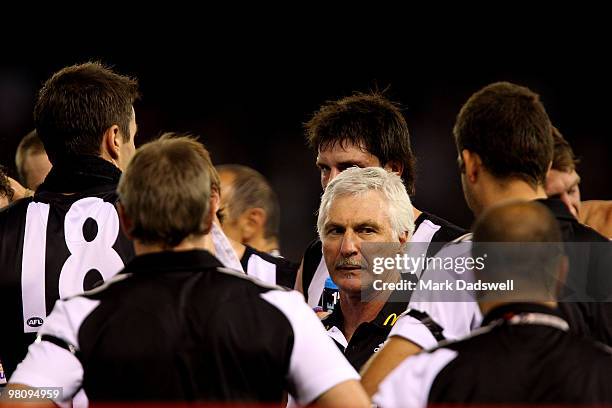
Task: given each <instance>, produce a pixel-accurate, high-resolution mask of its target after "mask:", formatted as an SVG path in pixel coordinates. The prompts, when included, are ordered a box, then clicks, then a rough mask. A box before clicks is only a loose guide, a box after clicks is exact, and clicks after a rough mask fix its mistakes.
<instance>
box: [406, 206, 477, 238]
mask: <svg viewBox="0 0 612 408" xmlns="http://www.w3.org/2000/svg"><path fill="white" fill-rule="evenodd" d="M423 223H425V225H427V224H429V225H431V226H433V227H434V228H438V231H437V232H436V233H435V235H434V237H433V239H432V241H434V242H450V241H452V240H454V239H456V238H458V237H460V236H462V235H464V234H466V233H467V232H468V231H467V230H466V229H464V228H461V227H459V226H457V225H455V224H453V223H452V222H450V221H447V220H445V219H444V218H441V217H438V216H437V215H434V214H431V213H428V212H426V211H423V212H422V214H421V215H420V216H419V217H418V218H417V220H416V222H415V226H416V227H420V226H421V225H423Z"/></svg>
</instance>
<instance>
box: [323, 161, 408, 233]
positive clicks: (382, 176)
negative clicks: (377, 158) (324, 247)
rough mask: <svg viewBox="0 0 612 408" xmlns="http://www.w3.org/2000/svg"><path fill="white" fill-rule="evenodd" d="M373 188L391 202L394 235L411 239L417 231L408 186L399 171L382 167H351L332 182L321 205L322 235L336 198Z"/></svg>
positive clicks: (390, 212) (355, 194)
mask: <svg viewBox="0 0 612 408" xmlns="http://www.w3.org/2000/svg"><path fill="white" fill-rule="evenodd" d="M370 191H376V192H379V193H380V194H381V195H382V196H383V198H384V199H385V201H386V202H387V203H388V204H389V208H388V217H389V223H390V225H391V228H392V230H393V232H394V234H395V235H396V236H400V235H401V234H402V233H407V236H408V238H410V237H411V236H412V233H413V232H414V213H413V208H412V203H411V202H410V197H409V196H408V192H407V191H406V187H404V184H403V183H402V179H401V178H400V177H399V176H398V175H397V174H395V173H393V172H388V171H386V170H384V169H382V168H380V167H366V168H358V167H351V168H350V169H347V170H345V171H343V172H342V173H340V174H339V175H338V176H337V177H336V178H334V179H333V180H332V181H331V182H330V183H329V185H328V186H327V188H326V189H325V191H324V192H323V196H322V197H321V205H320V206H319V214H318V218H317V230H318V232H319V237H321V238H322V237H323V228H324V226H325V222H326V220H327V216H328V213H329V209H330V207H331V205H332V203H333V201H334V200H335V199H336V198H338V197H344V196H356V197H359V196H360V195H364V194H366V193H369V192H370ZM355 205H359V204H358V203H356V204H355Z"/></svg>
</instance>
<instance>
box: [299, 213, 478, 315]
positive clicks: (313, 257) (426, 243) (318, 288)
mask: <svg viewBox="0 0 612 408" xmlns="http://www.w3.org/2000/svg"><path fill="white" fill-rule="evenodd" d="M466 233H467V231H466V230H464V229H462V228H460V227H458V226H456V225H454V224H452V223H450V222H448V221H446V220H444V219H442V218H440V217H437V216H435V215H433V214H430V213H427V212H422V213H421V214H420V215H419V216H418V217H417V219H416V220H415V221H414V234H413V235H412V239H411V242H415V243H416V242H418V243H422V244H419V245H420V246H419V247H420V248H422V249H424V250H426V252H427V256H430V255H433V254H435V253H436V252H438V251H439V250H440V248H442V247H443V246H444V244H446V243H448V242H450V241H452V240H454V239H456V238H458V237H460V236H462V235H464V234H466ZM328 277H329V271H328V270H327V265H325V259H323V246H322V243H321V241H320V240H318V239H317V240H315V241H313V242H312V243H311V244H310V245H309V246H308V248H307V249H306V251H305V252H304V257H303V266H302V288H303V290H304V297H305V298H306V301H307V302H308V304H309V305H310V306H311V307H313V308H314V307H315V306H317V305H321V304H322V303H321V295H322V294H323V288H324V286H325V280H326V279H327V278H328Z"/></svg>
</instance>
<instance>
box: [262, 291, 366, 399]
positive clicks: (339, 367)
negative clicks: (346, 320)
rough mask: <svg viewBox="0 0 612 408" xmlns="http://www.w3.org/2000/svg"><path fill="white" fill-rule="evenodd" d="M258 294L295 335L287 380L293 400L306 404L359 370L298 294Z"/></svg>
mask: <svg viewBox="0 0 612 408" xmlns="http://www.w3.org/2000/svg"><path fill="white" fill-rule="evenodd" d="M261 297H262V298H263V299H264V300H266V301H267V302H269V303H270V304H272V305H273V306H275V307H276V308H277V309H279V310H280V311H281V312H282V313H283V314H284V315H285V316H286V317H287V319H288V320H289V322H290V324H291V328H292V330H293V335H294V344H293V350H292V352H291V361H290V363H289V373H288V381H289V383H290V384H292V386H293V390H294V394H293V396H294V397H295V399H296V401H297V403H298V404H300V405H308V404H310V403H311V402H313V401H314V400H316V399H317V398H318V397H319V396H321V395H322V394H323V393H324V392H326V391H328V390H329V389H331V388H332V387H334V386H336V385H338V384H340V383H341V382H344V381H347V380H359V378H360V377H359V374H357V372H356V371H355V369H354V368H353V367H352V366H351V365H350V364H349V362H348V361H347V360H346V359H345V358H344V356H343V355H342V353H340V351H339V350H338V347H336V345H335V344H334V342H333V340H332V339H331V338H330V337H329V336H328V335H327V334H326V332H325V329H324V327H323V325H322V324H321V322H320V320H319V319H318V318H317V317H316V315H315V314H314V313H313V311H312V310H311V309H309V308H308V306H307V305H306V303H304V299H303V298H302V296H301V294H299V293H298V292H295V291H291V292H284V291H278V290H273V291H269V292H266V293H264V294H262V295H261Z"/></svg>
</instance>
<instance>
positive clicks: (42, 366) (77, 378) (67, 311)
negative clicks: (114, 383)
mask: <svg viewBox="0 0 612 408" xmlns="http://www.w3.org/2000/svg"><path fill="white" fill-rule="evenodd" d="M98 303H99V302H98V301H94V300H90V299H87V298H83V297H77V298H73V299H69V300H67V301H61V300H59V301H57V302H56V304H55V307H54V309H53V311H52V312H51V314H50V315H49V316H48V317H47V319H46V320H45V322H44V324H43V325H42V327H41V328H40V331H39V333H38V338H37V340H36V341H35V342H34V343H33V344H31V345H30V347H29V348H28V354H27V355H26V357H25V359H24V360H23V361H22V362H21V363H20V364H19V365H18V366H17V369H16V370H15V372H14V373H13V375H12V376H11V378H10V383H16V384H24V385H27V386H30V387H60V388H61V389H62V394H61V396H60V399H58V400H57V401H56V402H57V403H58V404H65V403H68V402H69V401H70V400H71V399H72V397H73V396H74V395H75V394H76V393H77V392H78V391H79V389H80V388H81V384H82V380H83V367H82V365H81V362H80V361H79V359H78V357H77V354H78V350H79V345H78V330H79V327H80V325H81V323H82V322H83V320H84V319H85V318H86V317H87V316H88V315H89V314H90V313H91V311H92V310H93V309H94V308H95V307H96V306H97V305H98Z"/></svg>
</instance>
